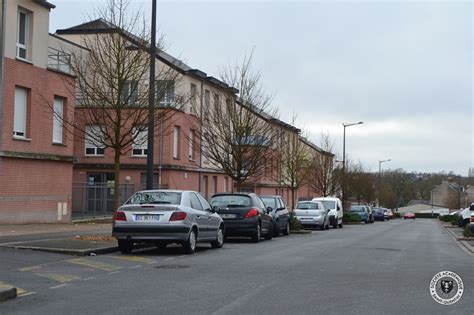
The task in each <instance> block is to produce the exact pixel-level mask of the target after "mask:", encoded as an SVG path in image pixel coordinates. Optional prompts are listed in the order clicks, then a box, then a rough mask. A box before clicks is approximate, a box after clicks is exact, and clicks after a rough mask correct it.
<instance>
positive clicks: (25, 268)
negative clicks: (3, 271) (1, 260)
mask: <svg viewBox="0 0 474 315" xmlns="http://www.w3.org/2000/svg"><path fill="white" fill-rule="evenodd" d="M40 269H41V266H31V267H23V268H20V269H18V271H39V270H40Z"/></svg>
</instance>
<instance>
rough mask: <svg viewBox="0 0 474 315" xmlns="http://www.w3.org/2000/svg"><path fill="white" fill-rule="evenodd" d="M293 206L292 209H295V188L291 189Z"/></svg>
mask: <svg viewBox="0 0 474 315" xmlns="http://www.w3.org/2000/svg"><path fill="white" fill-rule="evenodd" d="M291 205H292V209H295V188H294V187H292V188H291Z"/></svg>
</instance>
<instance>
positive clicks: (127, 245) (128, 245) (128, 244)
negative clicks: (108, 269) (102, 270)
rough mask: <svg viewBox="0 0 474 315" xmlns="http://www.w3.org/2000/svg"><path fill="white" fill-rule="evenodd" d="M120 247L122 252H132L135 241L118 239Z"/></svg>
mask: <svg viewBox="0 0 474 315" xmlns="http://www.w3.org/2000/svg"><path fill="white" fill-rule="evenodd" d="M118 247H119V250H120V252H121V253H122V254H130V253H131V252H132V250H133V242H132V241H129V240H118Z"/></svg>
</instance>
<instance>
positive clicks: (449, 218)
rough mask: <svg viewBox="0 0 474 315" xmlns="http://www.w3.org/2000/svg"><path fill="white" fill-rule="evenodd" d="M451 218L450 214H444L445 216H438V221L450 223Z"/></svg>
mask: <svg viewBox="0 0 474 315" xmlns="http://www.w3.org/2000/svg"><path fill="white" fill-rule="evenodd" d="M451 217H452V215H450V214H445V215H440V216H438V219H439V220H440V221H441V222H451Z"/></svg>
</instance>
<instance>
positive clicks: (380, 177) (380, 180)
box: [377, 159, 392, 206]
mask: <svg viewBox="0 0 474 315" xmlns="http://www.w3.org/2000/svg"><path fill="white" fill-rule="evenodd" d="M391 160H392V159H388V160H379V189H378V193H379V195H378V198H377V205H379V206H380V187H381V184H382V175H381V174H382V163H385V162H390V161H391Z"/></svg>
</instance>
